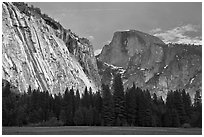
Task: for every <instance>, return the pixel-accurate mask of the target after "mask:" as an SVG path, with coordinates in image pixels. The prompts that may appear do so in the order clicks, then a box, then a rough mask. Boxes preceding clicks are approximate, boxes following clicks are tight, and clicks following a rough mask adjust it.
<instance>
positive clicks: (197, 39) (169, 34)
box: [150, 24, 202, 45]
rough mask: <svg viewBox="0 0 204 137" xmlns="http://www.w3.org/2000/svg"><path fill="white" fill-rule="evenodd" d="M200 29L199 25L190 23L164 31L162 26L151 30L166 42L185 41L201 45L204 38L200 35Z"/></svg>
mask: <svg viewBox="0 0 204 137" xmlns="http://www.w3.org/2000/svg"><path fill="white" fill-rule="evenodd" d="M199 29H200V27H199V26H198V25H192V24H188V25H184V26H180V27H176V28H173V29H170V30H166V31H163V30H162V29H161V28H156V29H153V30H151V31H150V33H151V34H153V35H154V36H157V37H159V38H161V39H162V40H163V41H164V42H165V43H185V44H195V45H201V44H202V38H201V36H200V35H199ZM191 33H192V34H191ZM193 34H194V35H193ZM196 35H197V36H196Z"/></svg>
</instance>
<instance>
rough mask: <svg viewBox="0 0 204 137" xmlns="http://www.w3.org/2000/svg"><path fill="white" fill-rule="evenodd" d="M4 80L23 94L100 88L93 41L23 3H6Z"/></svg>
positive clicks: (3, 57)
mask: <svg viewBox="0 0 204 137" xmlns="http://www.w3.org/2000/svg"><path fill="white" fill-rule="evenodd" d="M2 77H3V79H5V80H7V81H9V82H10V83H12V84H13V85H14V86H16V87H17V88H18V89H19V90H20V91H26V90H27V88H28V86H29V85H30V86H31V87H32V88H38V87H39V88H40V89H42V90H48V91H50V92H51V93H53V94H54V93H58V92H61V93H63V92H64V91H65V88H66V87H68V88H71V87H73V88H74V89H79V90H80V91H83V90H84V88H85V87H86V86H87V87H91V88H92V89H93V91H96V90H98V89H99V87H100V78H99V75H98V69H97V66H96V59H95V57H94V55H93V47H92V45H91V44H90V42H89V41H88V40H87V39H85V38H79V37H78V36H76V35H75V34H74V33H72V32H71V30H66V29H64V28H63V27H62V26H61V25H60V24H59V23H56V22H55V21H54V20H53V19H51V18H50V17H48V16H45V15H41V14H39V13H37V12H36V11H35V10H31V8H29V7H26V6H25V5H24V4H23V3H13V4H12V3H3V4H2Z"/></svg>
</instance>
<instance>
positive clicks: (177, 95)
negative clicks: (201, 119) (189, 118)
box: [173, 90, 186, 124]
mask: <svg viewBox="0 0 204 137" xmlns="http://www.w3.org/2000/svg"><path fill="white" fill-rule="evenodd" d="M173 98H174V108H175V109H176V110H177V112H178V115H179V120H180V124H184V123H185V122H186V113H185V110H184V103H183V100H182V96H181V92H180V91H178V90H176V91H174V93H173Z"/></svg>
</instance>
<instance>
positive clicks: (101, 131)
mask: <svg viewBox="0 0 204 137" xmlns="http://www.w3.org/2000/svg"><path fill="white" fill-rule="evenodd" d="M2 134H3V135H36V134H37V135H201V134H202V129H201V128H186V129H185V128H163V127H88V126H84V127H83V126H76V127H74V126H72V127H68V126H66V127H3V128H2Z"/></svg>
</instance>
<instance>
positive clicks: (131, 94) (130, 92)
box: [125, 83, 137, 125]
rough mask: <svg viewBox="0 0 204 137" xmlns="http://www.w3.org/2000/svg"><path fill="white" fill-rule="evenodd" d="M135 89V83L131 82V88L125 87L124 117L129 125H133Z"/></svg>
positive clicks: (135, 106)
mask: <svg viewBox="0 0 204 137" xmlns="http://www.w3.org/2000/svg"><path fill="white" fill-rule="evenodd" d="M135 90H136V88H135V84H134V83H133V86H132V88H130V89H127V92H126V94H125V102H126V119H127V122H128V124H129V125H135V119H136V111H137V103H136V94H135Z"/></svg>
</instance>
